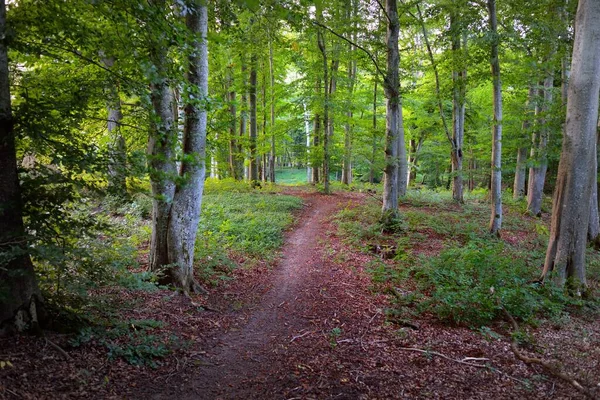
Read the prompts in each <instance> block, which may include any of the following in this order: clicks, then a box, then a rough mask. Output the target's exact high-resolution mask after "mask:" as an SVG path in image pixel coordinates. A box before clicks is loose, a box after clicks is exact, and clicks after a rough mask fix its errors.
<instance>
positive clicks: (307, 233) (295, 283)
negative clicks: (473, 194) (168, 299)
mask: <svg viewBox="0 0 600 400" xmlns="http://www.w3.org/2000/svg"><path fill="white" fill-rule="evenodd" d="M291 194H295V195H299V196H301V197H303V198H304V200H305V205H304V209H303V211H302V212H301V215H300V217H299V220H298V222H297V224H296V225H295V226H294V228H293V230H292V231H291V232H289V233H288V235H287V238H286V241H285V245H284V246H283V254H282V257H281V260H280V262H279V264H278V266H277V267H276V268H275V269H274V270H273V271H272V272H271V273H270V274H269V276H267V277H266V278H267V282H266V285H264V284H263V285H262V287H263V288H264V287H265V286H266V287H267V288H268V289H266V290H265V293H264V295H263V296H262V297H260V298H259V300H258V302H257V303H255V304H252V303H251V302H252V300H249V299H251V298H252V297H253V296H255V297H256V293H252V292H253V291H256V290H258V291H260V289H261V285H254V286H253V287H251V288H248V287H246V288H245V290H246V291H247V293H246V296H242V298H244V297H246V299H244V300H245V301H244V303H245V302H246V301H250V304H244V306H243V307H242V308H241V309H240V310H239V311H236V312H233V313H232V314H233V315H232V319H233V321H232V322H230V323H228V324H227V325H228V330H227V331H226V332H224V333H223V334H221V335H220V336H218V337H215V338H214V340H213V345H214V347H213V348H211V349H207V354H206V355H205V358H204V359H203V361H202V367H200V368H199V369H198V372H197V373H196V374H194V375H195V376H194V377H193V378H192V379H191V382H190V383H189V384H186V385H184V388H181V389H183V390H182V391H180V392H179V393H177V397H179V398H189V399H198V398H206V399H218V398H224V399H229V398H231V399H234V398H235V399H241V398H244V399H247V398H272V397H277V398H279V397H281V396H282V395H284V394H285V396H286V397H290V396H289V394H288V391H289V392H293V391H294V388H297V389H298V388H300V387H301V386H302V385H301V382H294V381H295V380H296V379H297V378H296V377H295V376H293V374H292V372H293V371H290V370H289V368H290V367H289V365H286V364H288V362H289V361H290V360H293V359H295V358H298V359H300V360H303V358H304V357H308V358H311V357H312V358H314V357H315V355H318V354H320V353H321V352H322V351H323V350H322V349H323V348H324V349H325V350H329V349H330V348H332V347H333V346H335V344H334V342H332V341H333V340H335V339H336V338H337V337H338V336H339V335H340V334H341V332H342V329H343V327H341V326H338V325H341V322H340V321H339V318H340V314H341V313H340V311H339V310H338V308H340V307H342V305H344V304H347V303H343V302H340V301H339V300H338V298H337V297H336V296H335V295H333V294H330V291H331V288H330V287H329V286H328V285H327V281H329V280H331V279H333V280H337V278H336V273H337V272H339V271H340V270H339V268H337V267H336V266H335V265H334V264H332V263H331V262H330V261H331V260H328V256H327V254H326V253H327V251H328V250H329V251H331V249H328V248H327V246H324V244H325V243H326V241H325V236H326V234H327V232H328V231H329V230H330V227H329V226H328V221H327V220H328V218H330V217H331V216H332V215H333V214H334V212H336V211H337V210H338V209H339V208H340V207H342V206H343V205H344V204H348V203H349V202H350V203H352V202H354V203H356V202H357V201H358V200H359V198H360V197H362V195H359V194H336V195H330V196H326V195H322V194H318V193H306V192H302V191H299V192H293V193H291ZM345 278H351V277H350V276H346V277H345ZM344 280H346V279H344ZM356 284H358V282H357V283H356ZM346 285H349V286H350V285H352V284H351V283H346ZM257 286H258V288H257ZM330 342H331V343H330ZM317 343H318V345H317V346H315V344H317ZM303 353H304V355H303ZM304 361H306V360H304ZM290 379H291V381H292V382H290ZM181 389H180V390H181ZM173 395H174V393H171V394H166V393H162V394H156V395H155V396H153V397H154V398H170V397H171V396H173Z"/></svg>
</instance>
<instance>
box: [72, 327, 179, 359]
mask: <svg viewBox="0 0 600 400" xmlns="http://www.w3.org/2000/svg"><path fill="white" fill-rule="evenodd" d="M163 325H164V324H163V323H162V322H160V321H156V320H152V319H148V320H127V321H118V322H109V323H107V324H105V325H102V326H91V327H86V328H83V329H81V330H80V332H79V333H78V334H77V336H75V337H74V338H73V339H71V340H70V344H71V346H73V347H79V346H82V345H84V344H87V343H96V344H99V345H101V346H103V347H104V348H106V350H107V352H108V358H109V359H111V360H114V359H116V358H122V359H124V360H125V361H127V362H128V363H129V364H131V365H137V366H143V365H147V366H149V367H151V368H156V367H158V361H157V359H160V358H164V357H165V356H167V355H168V354H170V353H171V351H172V348H173V347H174V346H176V345H177V344H178V341H179V339H178V338H177V337H175V336H171V337H164V335H162V336H161V335H160V334H152V333H151V332H153V331H154V330H156V329H160V328H162V327H163Z"/></svg>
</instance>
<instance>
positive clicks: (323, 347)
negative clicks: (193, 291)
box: [0, 191, 600, 400]
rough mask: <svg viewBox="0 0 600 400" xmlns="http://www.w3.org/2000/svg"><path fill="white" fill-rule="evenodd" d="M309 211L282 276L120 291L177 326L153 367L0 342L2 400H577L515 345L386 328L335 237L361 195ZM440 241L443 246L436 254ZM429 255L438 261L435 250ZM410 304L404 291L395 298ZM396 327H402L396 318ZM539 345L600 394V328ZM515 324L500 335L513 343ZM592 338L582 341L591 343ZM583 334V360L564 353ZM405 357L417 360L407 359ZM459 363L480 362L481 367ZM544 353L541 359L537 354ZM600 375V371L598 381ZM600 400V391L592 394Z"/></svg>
mask: <svg viewBox="0 0 600 400" xmlns="http://www.w3.org/2000/svg"><path fill="white" fill-rule="evenodd" d="M294 194H296V195H299V196H302V197H303V198H304V199H305V207H304V209H303V210H302V212H301V214H300V215H299V219H298V223H297V224H296V226H295V227H294V228H293V229H292V230H291V231H290V232H289V233H288V236H287V241H286V244H285V246H284V248H283V253H282V257H281V260H280V262H279V264H278V265H277V266H275V268H273V269H271V268H269V267H268V266H266V265H259V266H257V267H256V268H253V269H251V270H246V269H241V270H238V272H237V273H236V279H235V280H234V281H232V282H231V283H230V284H228V285H225V286H223V287H221V288H219V289H216V290H214V291H213V292H212V293H211V294H210V296H209V297H208V298H202V297H198V298H196V299H195V301H196V302H199V303H202V304H204V305H205V306H206V307H207V308H209V309H217V310H218V311H217V312H213V311H202V310H201V309H199V308H198V306H197V304H195V303H191V302H190V301H189V300H187V299H185V298H183V297H181V296H179V295H174V294H172V293H169V292H165V291H162V292H159V293H145V294H139V292H135V293H134V292H131V293H128V292H124V293H121V294H120V296H121V298H122V299H123V301H125V300H134V299H137V300H138V304H139V306H138V307H136V308H135V318H138V319H143V318H154V319H160V320H163V321H166V322H168V329H169V330H170V331H171V332H173V333H176V334H177V335H178V336H179V337H180V338H182V339H185V341H186V342H187V343H188V346H187V347H182V348H181V349H179V350H178V351H176V352H175V353H174V354H173V355H171V356H169V357H168V358H167V359H165V360H164V361H163V362H162V364H161V365H160V366H159V367H158V368H157V369H150V368H147V367H144V368H140V367H135V366H131V365H129V364H126V363H125V362H124V361H120V360H117V361H107V360H106V356H105V350H102V349H101V348H100V347H99V346H93V345H92V346H86V347H79V348H70V347H69V346H68V343H67V342H66V338H65V337H64V336H61V335H57V334H53V335H50V336H49V338H50V339H51V340H52V341H53V342H54V343H58V344H59V345H60V346H61V347H63V348H65V349H66V350H67V352H68V354H69V356H70V360H66V359H63V358H64V357H63V356H62V355H61V354H60V353H59V352H58V351H56V350H55V349H54V348H53V346H51V345H49V344H48V343H47V342H45V341H44V340H43V339H39V338H32V337H20V338H11V339H2V340H1V341H0V361H2V360H5V359H10V360H12V363H13V364H14V367H8V368H4V369H1V370H0V397H2V396H4V397H6V398H28V399H38V398H85V397H87V398H139V399H142V398H152V399H171V398H181V399H288V400H291V399H396V398H455V399H520V398H527V399H547V398H554V399H571V398H581V396H580V395H579V393H578V392H576V391H575V390H574V389H573V388H572V387H571V386H569V385H566V384H564V383H563V382H560V381H557V380H556V379H554V378H551V377H548V376H546V375H544V374H542V371H541V370H540V369H539V368H538V367H536V366H533V367H528V366H526V365H524V364H523V363H521V362H520V361H518V360H516V359H515V357H514V355H513V353H512V352H511V350H510V346H509V340H508V338H506V337H490V336H485V335H483V334H481V333H479V332H477V331H475V330H470V329H466V328H459V327H448V326H443V325H440V324H439V323H437V322H435V321H434V320H433V319H429V318H427V317H426V316H425V317H419V318H416V317H415V319H414V320H412V321H395V323H390V322H386V316H385V313H386V311H385V310H386V308H388V307H389V299H388V298H387V297H386V296H385V295H382V294H376V293H374V292H373V291H372V287H373V283H372V282H371V280H370V277H369V275H368V274H367V273H366V272H365V270H366V269H367V268H368V266H369V263H370V261H372V259H373V257H376V256H375V255H369V254H364V253H359V252H356V251H355V250H353V249H351V248H349V247H348V246H346V245H345V244H344V243H343V242H342V241H341V240H340V238H339V237H337V236H336V234H335V229H334V227H333V226H332V223H331V218H330V217H331V216H332V215H333V214H334V213H335V211H336V210H338V209H340V208H341V207H352V206H354V205H356V204H359V203H360V202H361V201H363V200H364V197H363V195H361V194H358V193H345V194H335V195H332V196H325V195H319V194H311V193H306V192H302V191H295V192H294ZM440 243H441V242H440ZM424 245H425V246H426V248H424V249H423V252H424V253H425V254H429V253H431V254H435V253H437V249H435V248H433V247H435V246H432V243H426V244H424ZM390 289H392V290H393V291H395V292H396V294H397V295H398V293H400V295H401V291H402V289H401V288H390ZM389 320H393V318H389ZM574 322H576V323H573V324H567V325H565V326H563V327H561V328H557V329H556V330H544V331H543V332H540V334H539V335H538V336H539V338H538V342H537V348H536V349H533V350H535V352H537V353H541V354H542V355H544V354H545V353H548V355H555V354H558V355H559V356H560V360H561V361H562V362H564V363H565V365H566V366H567V367H568V368H570V369H571V370H572V371H574V372H576V373H579V374H580V375H582V376H584V377H587V378H586V379H587V380H586V382H585V383H587V384H592V385H595V384H597V383H598V382H597V381H598V380H599V378H598V377H599V375H600V373H599V372H598V371H600V361H599V360H600V350H599V348H600V346H599V345H600V324H598V322H597V321H588V322H584V321H574ZM507 326H508V325H505V324H501V325H498V326H497V327H495V328H494V329H495V330H497V331H498V332H501V333H504V334H506V333H507ZM582 332H584V333H582ZM582 335H584V336H585V338H584V342H583V343H584V344H585V345H584V346H583V345H582V346H583V347H576V349H575V350H576V352H577V354H585V357H583V356H582V357H580V358H577V356H576V355H575V354H574V353H572V352H571V351H569V346H565V343H566V342H567V341H568V340H569V339H570V338H573V337H578V336H582ZM407 348H413V349H415V348H416V349H421V350H423V351H424V352H419V351H416V350H407ZM433 352H438V353H441V354H443V355H445V356H447V357H449V358H451V359H454V360H458V361H460V360H463V359H464V358H465V357H473V358H477V359H485V360H472V361H468V362H471V363H478V364H481V365H487V366H489V368H485V367H484V368H479V367H473V366H469V365H466V364H464V363H460V362H456V361H451V360H448V359H446V358H442V357H439V356H437V355H434V354H433ZM539 355H540V354H538V356H539ZM594 371H595V372H594ZM596 394H598V390H597V391H596Z"/></svg>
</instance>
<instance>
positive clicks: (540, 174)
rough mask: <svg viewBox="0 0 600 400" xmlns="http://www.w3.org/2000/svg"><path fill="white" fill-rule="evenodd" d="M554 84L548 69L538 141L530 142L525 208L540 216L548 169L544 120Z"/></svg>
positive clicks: (546, 129)
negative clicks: (531, 163)
mask: <svg viewBox="0 0 600 400" xmlns="http://www.w3.org/2000/svg"><path fill="white" fill-rule="evenodd" d="M553 86H554V71H549V72H548V74H547V76H546V78H545V79H544V89H543V91H542V92H543V102H542V105H541V107H540V112H541V114H542V118H541V119H540V133H539V137H538V140H539V142H538V143H532V148H531V156H532V158H533V160H534V162H535V165H534V166H532V167H531V168H530V169H529V186H528V188H527V210H528V211H529V213H531V214H532V215H536V216H540V215H541V213H542V200H543V197H544V183H545V181H546V171H547V170H548V135H549V132H550V130H549V128H548V124H547V122H546V120H547V114H548V110H549V106H550V104H551V103H552V87H553Z"/></svg>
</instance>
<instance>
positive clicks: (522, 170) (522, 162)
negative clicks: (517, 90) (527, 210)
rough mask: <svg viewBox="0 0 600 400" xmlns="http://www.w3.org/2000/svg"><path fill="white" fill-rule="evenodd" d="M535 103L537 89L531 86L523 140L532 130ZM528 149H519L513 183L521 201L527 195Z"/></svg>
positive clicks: (514, 195)
mask: <svg viewBox="0 0 600 400" xmlns="http://www.w3.org/2000/svg"><path fill="white" fill-rule="evenodd" d="M534 102H535V87H534V85H533V84H531V85H529V92H528V94H527V102H526V103H525V118H524V119H523V125H522V128H521V132H522V136H523V138H525V137H527V135H528V133H529V129H530V128H531V114H532V104H533V103H534ZM527 149H528V148H527V147H526V146H519V148H518V149H517V166H516V168H515V180H514V183H513V198H514V199H520V198H522V197H523V196H524V195H525V175H526V173H527Z"/></svg>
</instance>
